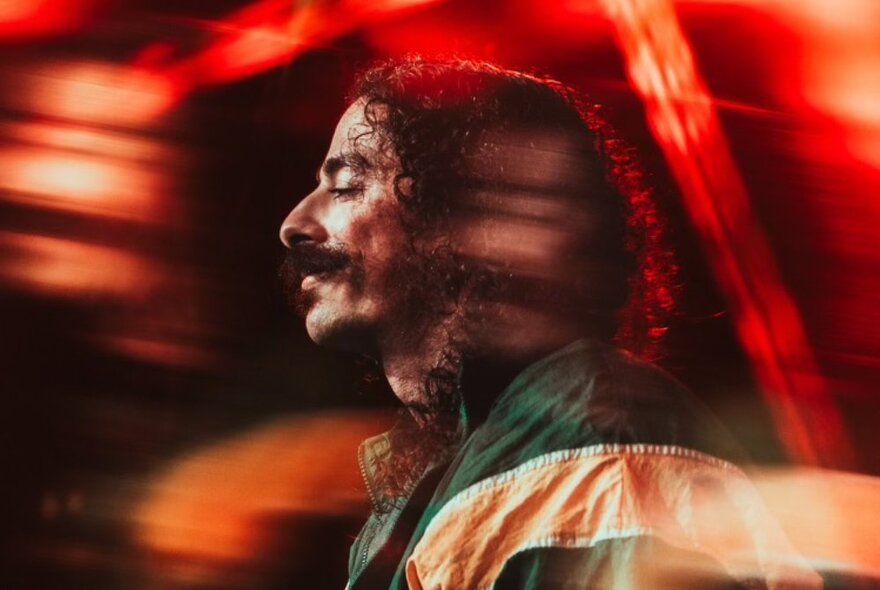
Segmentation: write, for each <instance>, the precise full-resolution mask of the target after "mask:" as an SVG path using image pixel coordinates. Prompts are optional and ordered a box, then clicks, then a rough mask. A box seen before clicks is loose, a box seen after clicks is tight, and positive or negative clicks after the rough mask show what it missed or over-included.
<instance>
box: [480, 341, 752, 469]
mask: <svg viewBox="0 0 880 590" xmlns="http://www.w3.org/2000/svg"><path fill="white" fill-rule="evenodd" d="M604 444H650V445H674V446H680V447H684V448H688V449H692V450H695V451H700V452H705V453H709V454H712V455H718V456H721V457H724V458H732V457H735V456H736V455H737V451H736V450H735V445H734V444H733V443H732V442H731V439H730V437H729V436H728V435H727V434H726V433H725V430H724V429H723V428H722V427H721V425H720V424H719V423H718V422H717V421H716V420H715V419H714V418H713V417H712V415H711V413H710V412H709V411H708V410H707V409H706V408H705V407H704V406H703V405H702V404H701V403H700V402H699V401H698V400H697V399H696V398H695V397H694V395H693V394H692V393H691V392H690V391H689V390H688V389H687V388H686V387H685V386H684V385H682V384H681V383H680V382H678V381H677V380H676V379H675V378H673V377H672V376H671V375H670V374H669V373H667V372H665V371H663V370H662V369H660V368H659V367H657V366H655V365H652V364H650V363H647V362H644V361H642V360H640V359H638V358H636V357H634V356H632V355H630V354H628V353H626V352H624V351H622V350H619V349H616V348H614V347H612V346H609V345H606V344H602V343H598V342H592V341H586V340H584V341H578V342H575V343H573V344H571V345H569V346H567V347H565V348H563V349H561V350H559V351H557V352H555V353H553V354H552V355H550V356H548V357H546V358H544V359H542V360H540V361H538V362H537V363H535V364H534V365H532V366H530V367H529V368H527V369H526V370H525V371H523V372H522V373H521V374H520V375H519V376H518V377H517V378H516V379H515V380H514V381H513V382H512V383H511V384H510V386H509V387H508V388H507V389H506V390H505V391H504V393H502V395H501V396H500V397H499V398H498V400H497V402H496V403H495V405H494V406H493V409H492V411H491V412H490V414H489V417H488V419H487V420H486V422H485V423H484V424H483V425H482V426H480V427H479V428H478V429H477V430H476V431H475V432H474V433H473V435H472V437H471V439H470V440H469V441H468V443H467V445H466V447H465V449H464V453H465V454H466V455H469V456H470V457H469V458H470V459H472V460H474V461H476V463H477V465H479V466H481V468H483V469H485V471H484V472H483V473H482V475H483V476H486V475H490V474H491V472H499V471H501V470H504V469H508V468H511V467H514V466H516V465H518V464H521V463H523V462H525V461H528V460H530V459H533V458H535V457H538V456H540V455H543V454H546V453H549V452H553V451H560V450H565V449H572V448H581V447H586V446H595V445H604Z"/></svg>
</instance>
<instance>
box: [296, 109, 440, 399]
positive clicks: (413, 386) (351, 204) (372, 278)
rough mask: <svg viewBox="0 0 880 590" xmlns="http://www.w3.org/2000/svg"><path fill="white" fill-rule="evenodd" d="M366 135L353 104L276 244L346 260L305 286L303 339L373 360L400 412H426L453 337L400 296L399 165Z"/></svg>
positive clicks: (408, 272)
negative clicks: (433, 379)
mask: <svg viewBox="0 0 880 590" xmlns="http://www.w3.org/2000/svg"><path fill="white" fill-rule="evenodd" d="M368 131H369V127H367V126H366V125H365V122H364V112H363V103H362V102H360V101H358V102H355V103H353V104H352V105H351V106H350V107H349V108H348V109H347V110H346V112H345V113H344V114H343V116H342V118H341V119H340V121H339V124H338V125H337V127H336V131H335V132H334V134H333V138H332V140H331V142H330V148H329V149H328V152H327V156H326V158H325V160H324V164H323V165H322V167H321V170H320V171H319V175H318V186H317V188H315V190H314V191H312V192H311V193H310V194H309V195H307V196H306V197H305V198H304V199H303V200H302V201H301V202H300V203H299V204H298V205H297V206H296V207H295V208H294V209H293V210H292V211H291V212H290V214H289V215H288V216H287V218H286V219H285V220H284V222H283V224H282V226H281V233H280V237H281V241H282V242H283V243H284V245H285V246H286V247H288V248H291V249H293V250H294V251H295V250H296V248H297V246H298V245H300V246H301V245H308V244H313V245H316V246H319V247H327V248H333V249H335V250H337V251H344V252H345V254H346V255H347V256H348V257H349V258H350V260H351V263H350V264H349V265H347V266H346V267H345V268H343V269H341V270H338V271H334V272H330V273H318V274H312V275H307V276H306V277H305V278H304V279H303V280H302V284H301V290H302V294H303V295H304V296H305V299H306V304H305V305H304V306H303V307H304V310H303V311H304V315H305V323H306V331H307V332H308V334H309V337H310V338H311V339H312V340H313V341H314V342H315V343H316V344H319V345H322V346H327V347H329V348H334V349H337V350H346V351H352V352H360V353H364V354H369V355H372V356H374V357H376V358H378V359H379V360H380V361H381V363H382V366H383V369H384V373H385V376H386V377H387V379H388V381H389V384H390V385H391V387H392V389H393V390H394V392H395V394H396V395H397V397H398V398H400V400H401V401H402V402H403V403H404V404H405V405H407V406H411V407H418V406H427V405H429V404H430V402H431V400H428V399H425V392H424V388H423V384H424V382H425V378H426V376H427V373H428V372H429V371H430V370H431V369H432V368H433V367H435V366H437V365H438V364H439V363H440V361H441V357H442V355H443V351H444V350H446V349H447V344H448V340H449V339H450V338H451V336H450V332H449V330H448V329H447V326H445V325H444V322H443V321H437V320H436V319H435V320H433V321H430V322H426V321H420V319H419V317H418V314H417V313H414V312H415V311H417V310H418V307H419V302H418V301H412V299H413V296H412V293H413V292H412V291H411V290H407V289H404V288H401V285H406V284H408V282H411V281H412V271H413V269H412V268H409V267H408V266H407V263H406V260H407V259H408V258H409V256H408V255H409V254H411V253H412V248H413V245H412V244H411V240H410V237H409V234H408V232H407V231H406V230H405V229H404V226H403V224H402V221H401V204H400V202H399V201H398V199H397V197H396V196H395V194H394V190H393V178H394V174H395V172H396V171H397V170H399V165H397V164H395V162H394V160H393V157H392V156H391V155H390V154H388V153H387V152H382V151H380V150H378V149H377V148H376V142H375V141H374V139H373V138H372V137H371V136H370V135H369V134H367V133H368ZM365 134H367V135H365ZM355 148H356V149H355ZM354 153H357V154H358V155H359V156H361V157H362V158H364V159H366V162H361V164H366V167H367V169H366V170H358V168H359V166H353V165H344V164H343V165H341V166H340V165H337V164H336V163H335V162H337V161H338V159H343V160H344V159H351V156H352V154H354ZM453 317H454V316H453Z"/></svg>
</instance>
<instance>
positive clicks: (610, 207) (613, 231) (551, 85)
mask: <svg viewBox="0 0 880 590" xmlns="http://www.w3.org/2000/svg"><path fill="white" fill-rule="evenodd" d="M350 98H351V99H352V101H353V102H354V101H355V100H360V101H363V102H364V105H365V108H364V113H365V118H366V121H367V123H368V125H369V126H370V128H371V129H372V132H375V134H376V138H377V139H378V141H379V142H380V146H381V147H382V148H383V149H387V150H390V152H389V153H393V154H395V155H396V157H397V161H398V162H399V166H400V168H399V170H398V171H397V173H396V176H395V178H394V187H395V188H394V190H395V193H396V196H397V198H398V199H399V200H400V201H401V202H402V203H403V204H404V207H403V209H404V210H405V211H406V212H407V216H406V219H407V223H408V225H409V229H410V230H411V232H412V234H413V235H414V236H415V235H418V234H419V232H422V231H428V230H430V229H432V228H437V227H438V226H442V225H443V224H444V223H446V222H447V221H448V219H449V217H450V214H452V213H454V212H455V210H456V208H457V207H461V206H462V204H463V203H465V204H466V203H467V201H468V195H469V194H470V193H471V192H472V191H473V178H472V177H471V175H470V174H469V171H470V170H472V169H473V166H474V162H475V158H476V157H477V154H478V153H479V151H480V146H481V145H484V143H483V142H484V141H485V138H486V137H487V134H493V133H499V132H500V133H504V132H507V131H514V132H515V131H540V132H550V133H553V134H555V135H557V136H561V137H564V138H565V139H566V145H570V146H572V153H573V155H575V156H576V157H577V160H578V162H579V163H581V165H580V166H579V167H578V168H579V169H578V170H577V174H578V177H579V178H578V182H577V183H575V184H574V185H573V186H574V188H572V191H573V192H574V193H576V194H569V195H566V196H567V197H568V198H571V199H574V200H575V201H576V202H577V203H579V206H581V205H582V206H583V207H584V208H585V210H586V211H587V212H588V214H589V215H590V218H591V219H592V220H595V222H594V223H592V224H591V229H590V230H589V231H585V232H583V235H582V236H579V238H580V241H581V243H580V244H579V252H581V253H582V258H583V260H584V261H585V263H584V264H583V273H584V275H585V276H583V277H581V279H582V280H580V281H577V282H576V284H578V285H584V286H585V287H584V288H582V289H580V290H578V292H577V293H576V294H574V295H575V296H574V297H572V299H573V300H574V301H576V302H577V303H576V309H573V310H572V316H573V317H572V319H573V320H576V321H579V322H581V324H582V326H583V330H584V332H585V333H586V334H589V335H591V336H594V337H598V338H602V339H607V340H610V339H612V338H615V339H616V341H617V342H618V344H620V345H621V346H623V347H625V348H627V349H629V350H630V351H632V352H634V353H636V354H639V355H642V356H652V355H653V354H654V353H655V352H656V350H657V343H658V341H659V339H660V337H661V336H662V334H663V332H664V330H665V328H664V323H665V321H666V319H667V318H668V316H669V314H670V313H671V311H672V308H673V306H674V287H673V284H674V277H675V273H676V268H675V264H674V261H673V258H672V254H671V253H670V251H669V250H668V249H667V248H665V247H664V246H663V228H664V223H663V219H662V217H661V216H660V215H659V213H658V211H657V208H656V206H655V204H654V201H653V199H652V198H651V192H650V190H649V189H648V188H647V186H646V184H645V182H644V174H643V173H642V171H641V170H640V168H639V166H638V165H637V162H636V159H635V157H634V152H633V150H632V149H631V148H630V147H628V146H627V145H626V144H625V143H624V142H623V141H622V140H621V139H620V138H618V137H617V136H616V134H615V132H614V130H613V128H612V127H611V125H610V124H609V123H608V122H607V120H606V119H605V118H604V117H603V115H602V113H601V110H602V109H601V108H600V107H599V106H598V105H594V104H591V103H589V102H587V101H586V100H584V99H583V98H582V97H581V96H580V95H579V94H578V93H577V92H575V91H574V90H572V89H571V88H569V87H567V86H565V85H563V84H561V83H560V82H557V81H555V80H552V79H550V78H546V77H540V76H536V75H531V74H526V73H522V72H516V71H511V70H507V69H503V68H500V67H498V66H496V65H493V64H489V63H485V62H478V61H470V60H460V59H455V60H435V61H428V60H425V59H422V58H419V57H410V58H406V59H403V60H394V61H389V62H385V63H380V64H378V65H375V66H373V67H371V68H370V69H368V70H366V71H365V72H363V73H362V74H361V75H360V77H359V78H358V80H357V81H356V83H355V85H354V86H353V89H352V92H351V97H350ZM501 192H503V191H501ZM459 262H460V261H456V263H455V264H447V265H442V264H438V265H435V267H434V268H433V272H435V273H437V274H440V275H442V276H441V277H440V281H441V283H442V284H445V285H446V287H445V288H446V289H447V290H451V291H454V289H455V285H459V284H461V283H462V281H463V280H465V278H464V277H463V276H461V273H462V272H469V273H471V275H473V274H474V273H476V272H479V271H478V270H476V269H474V268H473V267H468V266H467V265H465V264H459ZM483 271H485V269H483ZM489 275H491V273H488V275H487V276H489ZM487 282H492V279H491V278H490V279H487ZM450 285H451V286H450Z"/></svg>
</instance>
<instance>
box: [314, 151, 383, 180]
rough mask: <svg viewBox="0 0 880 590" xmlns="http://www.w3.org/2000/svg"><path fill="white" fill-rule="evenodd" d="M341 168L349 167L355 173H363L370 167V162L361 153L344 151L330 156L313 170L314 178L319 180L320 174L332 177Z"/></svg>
mask: <svg viewBox="0 0 880 590" xmlns="http://www.w3.org/2000/svg"><path fill="white" fill-rule="evenodd" d="M343 168H351V169H353V170H354V171H355V172H357V173H363V172H365V171H366V170H369V169H370V168H372V166H371V165H370V162H369V161H368V160H367V159H366V158H365V157H364V156H362V155H361V154H358V153H355V152H345V153H342V154H339V155H338V156H330V157H329V158H327V159H326V160H324V163H323V164H321V167H320V168H318V171H317V172H315V180H316V181H318V182H321V174H322V173H323V174H324V175H325V176H328V177H332V176H333V175H334V174H336V173H337V172H339V171H340V170H342V169H343Z"/></svg>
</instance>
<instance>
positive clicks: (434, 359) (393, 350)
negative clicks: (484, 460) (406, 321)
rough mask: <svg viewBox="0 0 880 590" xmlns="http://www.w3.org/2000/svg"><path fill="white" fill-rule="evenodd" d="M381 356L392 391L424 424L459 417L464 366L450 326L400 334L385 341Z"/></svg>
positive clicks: (441, 324)
mask: <svg viewBox="0 0 880 590" xmlns="http://www.w3.org/2000/svg"><path fill="white" fill-rule="evenodd" d="M380 356H381V362H382V367H383V370H384V372H385V377H386V378H387V380H388V383H389V385H390V386H391V389H392V391H394V394H395V395H396V396H397V398H398V399H400V401H401V402H402V403H403V405H404V406H405V407H406V408H407V409H408V410H409V411H410V413H411V414H412V416H413V418H414V419H415V420H416V421H417V422H418V423H419V424H420V425H422V426H424V425H425V424H427V423H428V422H433V421H437V420H438V419H448V418H450V417H453V416H456V415H457V413H458V410H459V408H458V403H459V402H458V397H457V396H458V379H459V376H460V371H461V365H460V357H459V354H458V351H457V350H456V347H455V343H454V338H453V336H452V334H451V331H450V329H449V326H447V325H445V324H444V323H440V324H438V325H435V326H431V327H427V328H424V329H422V330H407V331H401V332H399V333H396V334H394V335H392V337H387V338H385V339H383V342H382V343H381V345H380ZM441 415H445V416H441Z"/></svg>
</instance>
